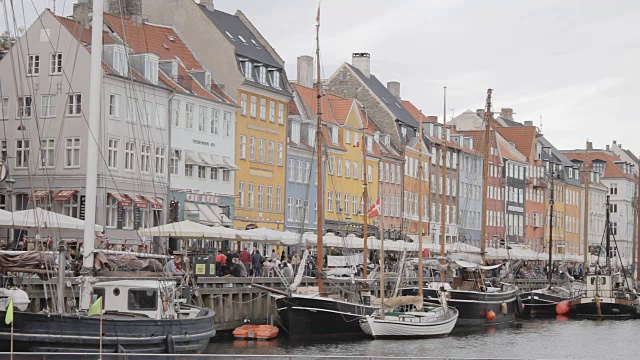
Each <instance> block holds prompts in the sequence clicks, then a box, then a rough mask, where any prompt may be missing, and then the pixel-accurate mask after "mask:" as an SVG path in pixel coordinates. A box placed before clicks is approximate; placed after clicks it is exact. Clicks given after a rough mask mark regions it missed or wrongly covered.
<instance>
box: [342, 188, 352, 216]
mask: <svg viewBox="0 0 640 360" xmlns="http://www.w3.org/2000/svg"><path fill="white" fill-rule="evenodd" d="M349 199H350V198H349V193H345V194H344V208H343V209H344V213H345V214H348V213H349V209H351V207H350V206H349Z"/></svg>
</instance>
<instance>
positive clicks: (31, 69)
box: [27, 55, 40, 76]
mask: <svg viewBox="0 0 640 360" xmlns="http://www.w3.org/2000/svg"><path fill="white" fill-rule="evenodd" d="M38 74H40V55H29V63H28V64H27V75H30V76H34V75H38Z"/></svg>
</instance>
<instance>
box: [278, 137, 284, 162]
mask: <svg viewBox="0 0 640 360" xmlns="http://www.w3.org/2000/svg"><path fill="white" fill-rule="evenodd" d="M283 157H284V148H283V146H282V143H278V166H282V158H283Z"/></svg>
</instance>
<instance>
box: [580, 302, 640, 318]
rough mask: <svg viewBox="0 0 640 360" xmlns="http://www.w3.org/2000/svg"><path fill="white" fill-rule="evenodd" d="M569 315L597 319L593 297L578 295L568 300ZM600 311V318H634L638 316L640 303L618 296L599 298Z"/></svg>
mask: <svg viewBox="0 0 640 360" xmlns="http://www.w3.org/2000/svg"><path fill="white" fill-rule="evenodd" d="M570 305H571V314H570V315H571V317H576V318H584V319H597V318H598V309H597V307H596V302H595V299H594V298H588V297H580V298H577V299H573V300H572V301H571V302H570ZM600 311H601V314H602V316H601V318H602V319H618V320H625V319H634V318H640V303H639V301H638V300H627V299H618V298H601V299H600Z"/></svg>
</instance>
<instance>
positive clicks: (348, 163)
mask: <svg viewBox="0 0 640 360" xmlns="http://www.w3.org/2000/svg"><path fill="white" fill-rule="evenodd" d="M344 177H346V178H350V177H351V160H345V161H344Z"/></svg>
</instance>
